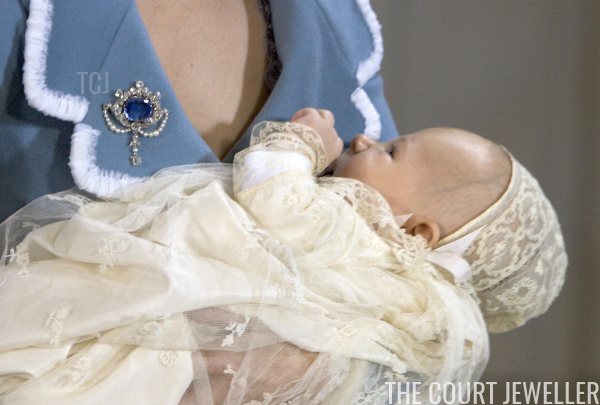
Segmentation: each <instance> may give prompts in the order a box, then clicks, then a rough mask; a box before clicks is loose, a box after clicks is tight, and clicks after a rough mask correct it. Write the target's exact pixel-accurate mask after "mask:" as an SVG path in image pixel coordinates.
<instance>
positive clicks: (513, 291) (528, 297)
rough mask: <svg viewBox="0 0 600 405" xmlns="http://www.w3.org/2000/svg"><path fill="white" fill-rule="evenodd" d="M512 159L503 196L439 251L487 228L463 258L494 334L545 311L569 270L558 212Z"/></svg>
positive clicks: (448, 237) (445, 240)
mask: <svg viewBox="0 0 600 405" xmlns="http://www.w3.org/2000/svg"><path fill="white" fill-rule="evenodd" d="M507 153H508V151H507ZM508 155H509V156H510V159H511V161H512V176H511V180H510V183H509V185H508V188H507V190H506V192H505V193H504V194H503V195H502V197H500V199H499V200H498V201H497V202H496V203H495V204H493V205H492V206H491V207H489V208H488V209H487V210H486V211H485V212H483V213H482V214H481V215H479V216H478V217H477V218H475V219H473V220H472V221H470V222H469V223H467V224H466V225H464V226H463V227H462V228H460V229H459V230H457V231H456V232H454V233H453V234H451V235H448V236H447V237H445V238H444V239H443V240H441V241H439V242H438V244H437V245H436V246H435V247H436V248H437V247H441V246H444V245H446V244H448V243H451V242H453V241H455V240H457V239H460V238H461V237H464V236H465V235H468V234H469V233H471V232H473V231H475V230H477V229H480V228H482V227H483V229H482V230H481V232H480V233H479V234H478V235H477V237H476V238H475V239H474V241H473V243H472V244H471V245H470V247H469V248H468V249H467V250H466V251H465V253H464V254H463V258H464V259H466V260H467V261H468V262H469V263H470V265H471V268H472V272H473V277H472V279H471V280H470V282H471V284H472V285H473V287H474V288H475V290H476V292H477V296H478V298H479V300H480V303H479V307H480V308H481V311H482V313H483V315H484V318H485V320H486V323H487V326H488V331H489V332H492V333H500V332H505V331H508V330H511V329H514V328H516V327H518V326H521V325H523V324H524V323H525V322H527V321H528V320H529V319H531V318H534V317H536V316H539V315H541V314H543V313H544V312H546V310H547V309H548V308H549V307H550V304H551V303H552V301H554V299H555V298H556V297H557V296H558V293H559V292H560V289H561V287H562V285H563V283H564V279H565V271H566V268H567V254H566V252H565V245H564V242H563V237H562V233H561V230H560V224H559V223H558V218H557V216H556V212H555V211H554V209H553V208H552V205H551V204H550V201H548V198H547V197H546V196H545V195H544V192H543V191H542V189H541V187H540V185H539V184H538V182H537V181H536V180H535V179H534V178H533V176H532V175H531V174H530V173H529V172H528V171H527V170H526V169H525V168H524V167H523V166H522V165H521V164H520V163H519V162H517V160H516V159H515V158H514V157H513V156H512V155H511V154H510V153H508Z"/></svg>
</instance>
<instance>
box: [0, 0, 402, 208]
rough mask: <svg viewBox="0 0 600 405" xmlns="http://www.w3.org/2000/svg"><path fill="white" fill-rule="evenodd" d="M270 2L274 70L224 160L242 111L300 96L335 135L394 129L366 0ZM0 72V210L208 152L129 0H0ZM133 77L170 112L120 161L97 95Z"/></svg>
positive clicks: (387, 134)
mask: <svg viewBox="0 0 600 405" xmlns="http://www.w3.org/2000/svg"><path fill="white" fill-rule="evenodd" d="M270 3H271V12H272V23H273V29H274V34H275V42H276V46H277V52H278V56H279V59H280V61H281V63H282V72H281V76H280V77H279V80H278V81H277V84H276V85H275V87H274V89H273V91H272V93H271V95H270V97H269V99H268V101H267V102H266V104H265V106H264V107H263V109H262V110H261V112H260V113H259V114H258V116H257V117H256V118H255V120H254V122H253V123H252V125H250V127H249V129H248V130H247V131H246V133H245V134H244V135H243V136H242V137H241V139H240V140H239V141H238V142H237V144H236V145H235V146H234V148H233V149H232V150H231V152H230V153H229V154H228V155H227V157H226V158H225V161H227V162H230V161H232V159H233V156H234V154H235V153H236V152H238V151H239V150H240V149H242V148H244V147H246V146H248V141H249V135H250V130H251V128H252V126H253V125H254V123H257V122H260V121H263V120H289V119H290V118H291V116H292V115H293V113H294V112H295V111H297V110H298V109H300V108H303V107H307V106H310V107H315V108H326V109H329V110H331V111H332V112H333V113H334V115H335V117H336V129H337V131H338V133H339V134H340V136H341V137H342V139H344V141H345V142H346V143H348V142H349V141H350V139H352V137H353V136H354V135H356V134H358V133H362V132H365V133H367V134H369V135H371V136H373V137H380V139H382V140H387V139H391V138H393V137H396V136H397V131H396V128H395V125H394V123H393V121H392V117H391V114H390V112H389V109H388V107H387V104H386V102H385V99H384V96H383V88H382V81H381V78H380V77H379V76H378V75H377V74H376V72H377V70H378V69H379V64H380V61H381V57H382V52H383V49H382V45H381V36H380V32H379V25H378V23H377V20H376V18H375V15H374V14H373V13H372V10H371V8H370V5H369V2H368V0H271V2H270ZM28 17H29V21H28ZM44 54H46V58H45V63H44V58H43V55H44ZM24 62H25V63H24ZM0 72H2V74H3V76H2V77H1V79H0V80H2V84H1V86H0V145H1V147H0V196H1V197H0V200H1V204H0V220H4V219H5V218H6V217H7V216H8V215H10V214H12V213H13V212H14V211H15V210H17V209H19V208H20V207H22V206H23V205H24V204H26V203H28V202H30V201H31V200H33V199H34V198H36V197H38V196H41V195H44V194H47V193H53V192H58V191H62V190H65V189H68V188H71V187H73V186H74V185H78V186H79V187H80V188H83V189H85V190H87V191H89V192H92V193H96V194H105V193H106V192H108V191H110V190H112V189H114V188H117V187H120V186H123V185H124V184H126V183H127V182H129V181H137V180H139V179H141V178H143V177H145V176H148V175H151V174H153V173H155V172H156V171H157V170H159V169H161V168H163V167H168V166H174V165H182V164H192V163H198V162H217V161H218V160H217V158H216V157H215V155H214V154H213V153H212V152H211V150H210V149H209V148H208V146H207V145H206V144H205V143H204V141H203V140H202V138H201V137H200V136H199V135H198V133H197V131H196V130H195V129H194V127H193V126H192V124H191V123H190V121H189V120H188V118H187V117H186V115H185V114H184V112H183V110H182V108H181V105H180V104H179V102H178V100H177V98H176V97H175V94H174V91H173V89H172V87H171V85H170V83H169V80H168V78H167V76H166V75H165V72H164V71H163V70H162V68H161V65H160V63H159V61H158V58H157V56H156V54H155V52H154V49H153V47H152V44H151V42H150V38H149V37H148V34H147V32H146V30H145V27H144V24H143V22H142V20H141V18H140V15H139V13H138V10H137V7H136V5H135V1H134V0H120V1H118V0H105V1H102V2H97V1H92V0H77V1H70V0H56V1H50V0H31V1H29V2H28V1H26V0H21V1H20V2H19V1H17V0H7V1H4V2H3V5H2V11H1V12H0ZM92 74H93V76H92ZM24 79H25V80H24ZM136 80H143V81H144V83H145V85H146V86H147V87H148V88H149V89H150V90H151V91H154V92H156V91H160V92H161V93H162V98H161V103H162V107H163V108H168V109H169V111H170V115H169V120H168V122H167V124H166V126H165V128H164V130H163V132H162V133H161V134H160V136H158V137H156V138H152V139H146V138H142V139H141V141H142V146H141V147H140V154H141V155H142V157H143V164H142V165H140V166H131V164H130V160H129V157H130V156H131V148H130V147H129V146H128V144H129V142H130V135H129V134H115V133H113V132H111V131H109V129H108V128H107V126H106V124H105V123H104V120H103V117H102V104H103V103H107V102H113V101H115V97H114V94H113V93H114V92H115V90H117V89H127V88H129V87H132V86H133V85H134V83H135V81H136ZM24 83H25V84H24ZM69 160H70V162H71V165H70V166H69Z"/></svg>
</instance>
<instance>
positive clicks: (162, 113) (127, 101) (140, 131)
mask: <svg viewBox="0 0 600 405" xmlns="http://www.w3.org/2000/svg"><path fill="white" fill-rule="evenodd" d="M115 96H116V97H117V98H118V100H117V101H115V102H114V103H106V104H104V105H103V106H102V114H103V115H104V121H105V122H106V125H107V126H108V129H110V130H111V131H112V132H114V133H117V134H125V133H128V132H131V134H132V136H131V143H130V144H129V146H131V152H132V153H133V154H132V156H131V158H130V159H131V164H132V165H133V166H138V165H141V164H142V157H141V156H139V155H138V146H140V145H141V142H140V141H139V139H138V138H139V136H140V135H141V136H144V137H148V138H151V137H155V136H158V134H160V132H161V131H162V130H163V128H164V127H165V124H166V123H167V118H169V110H167V109H166V108H163V109H161V108H160V101H159V99H160V97H161V94H160V92H158V91H157V92H156V94H153V93H152V92H151V91H150V90H148V88H146V87H144V82H142V81H141V80H138V81H137V82H135V87H132V88H130V89H129V90H125V91H123V90H120V89H119V90H117V91H116V92H115ZM109 110H110V111H111V112H112V114H113V115H114V117H115V119H116V120H117V121H118V122H119V123H120V124H121V125H123V127H125V128H117V126H116V125H115V124H113V122H112V120H111V119H110V117H109V116H108V111H109ZM152 125H158V127H157V128H156V129H154V130H152V131H144V129H145V128H148V127H150V126H152Z"/></svg>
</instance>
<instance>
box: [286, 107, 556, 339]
mask: <svg viewBox="0 0 600 405" xmlns="http://www.w3.org/2000/svg"><path fill="white" fill-rule="evenodd" d="M291 121H292V122H298V123H303V124H305V125H308V126H310V127H312V128H314V129H315V130H316V131H317V133H319V135H320V136H321V139H322V140H323V144H324V146H325V149H326V153H327V156H328V158H329V159H330V160H333V162H332V163H331V164H330V165H329V166H328V167H327V169H326V170H325V172H324V174H329V175H332V176H337V177H347V178H353V179H356V180H360V181H361V182H363V183H365V184H367V185H369V186H371V187H372V188H373V189H375V190H377V191H378V192H379V193H380V194H381V195H382V196H383V197H384V198H385V200H386V201H387V202H388V204H389V205H390V208H391V210H392V212H393V213H394V215H397V216H403V217H406V216H407V214H412V215H410V216H409V217H408V219H407V220H406V221H405V222H403V224H402V228H404V229H405V230H406V231H407V232H408V233H409V234H411V235H420V236H421V237H422V238H423V239H425V241H426V242H427V247H430V248H433V249H434V251H435V250H438V251H443V250H444V248H443V247H444V246H447V245H448V244H450V243H451V242H456V241H457V240H458V239H461V238H463V239H466V240H469V239H470V238H465V236H466V235H468V234H469V233H475V232H477V231H478V230H480V229H481V230H482V232H481V234H480V235H479V236H478V237H477V238H475V241H474V242H473V243H472V246H470V248H469V249H468V251H467V252H466V253H465V254H464V258H465V259H466V260H467V262H469V265H470V267H473V269H471V270H472V271H473V280H471V283H472V284H473V286H474V287H475V289H476V291H477V293H478V296H479V299H480V300H481V302H480V306H481V309H482V312H483V314H484V317H485V318H486V321H487V327H488V330H489V331H491V332H504V331H507V330H510V329H513V328H515V327H517V326H520V325H522V324H524V323H525V322H526V321H527V320H528V319H530V318H532V317H535V316H538V315H540V314H542V313H544V312H545V311H546V310H547V309H548V307H549V305H550V304H551V303H552V301H553V300H554V299H555V298H556V296H557V295H558V293H559V291H560V289H561V287H562V284H563V282H564V274H565V271H566V267H567V257H566V253H565V248H564V243H563V241H562V233H561V232H560V226H559V224H558V220H557V218H556V214H555V212H554V210H553V208H552V206H551V205H550V202H549V201H548V199H547V198H546V196H545V195H544V194H543V192H542V190H541V188H540V187H539V184H538V183H537V181H536V180H535V179H534V178H533V177H532V176H531V174H529V172H527V170H525V169H524V168H523V167H522V166H521V165H520V164H519V163H518V162H517V161H516V160H515V159H514V157H512V156H511V155H510V154H509V153H508V151H506V150H505V149H504V148H502V147H500V146H498V145H497V144H495V143H493V142H491V141H489V140H487V139H485V138H483V137H481V136H479V135H476V134H473V133H470V132H466V131H463V130H459V129H453V128H431V129H425V130H422V131H419V132H416V133H414V134H410V135H406V136H402V137H400V138H397V139H394V140H391V141H389V142H386V143H378V142H375V141H373V140H372V139H371V138H369V137H367V136H365V135H357V136H356V137H354V139H353V140H352V142H351V144H350V148H349V149H348V150H347V151H346V152H345V153H343V154H340V152H341V140H340V138H339V137H338V136H337V133H336V131H335V129H334V122H335V120H334V117H333V115H332V114H331V113H330V112H328V111H325V110H318V111H317V110H315V109H310V108H309V109H303V110H300V111H298V112H297V113H296V114H295V115H294V117H293V118H292V120H291ZM482 228H483V229H482ZM463 248H464V247H463ZM436 253H437V252H436ZM454 259H456V258H454ZM442 261H443V260H442ZM450 261H452V259H450ZM448 267H452V264H450V265H449V266H448Z"/></svg>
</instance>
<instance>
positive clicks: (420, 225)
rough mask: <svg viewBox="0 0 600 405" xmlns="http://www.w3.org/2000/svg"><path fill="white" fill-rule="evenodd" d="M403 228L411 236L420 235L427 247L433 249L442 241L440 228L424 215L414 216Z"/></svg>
mask: <svg viewBox="0 0 600 405" xmlns="http://www.w3.org/2000/svg"><path fill="white" fill-rule="evenodd" d="M402 228H404V229H405V230H406V233H408V234H409V235H413V236H417V235H420V236H421V237H422V238H423V239H425V241H426V242H427V247H433V246H434V245H435V244H436V243H438V241H439V240H440V226H439V225H438V223H437V222H435V221H434V220H432V219H430V218H429V217H426V216H424V215H418V214H415V215H412V216H411V217H410V218H408V219H407V220H406V222H405V223H404V224H403V225H402Z"/></svg>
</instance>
